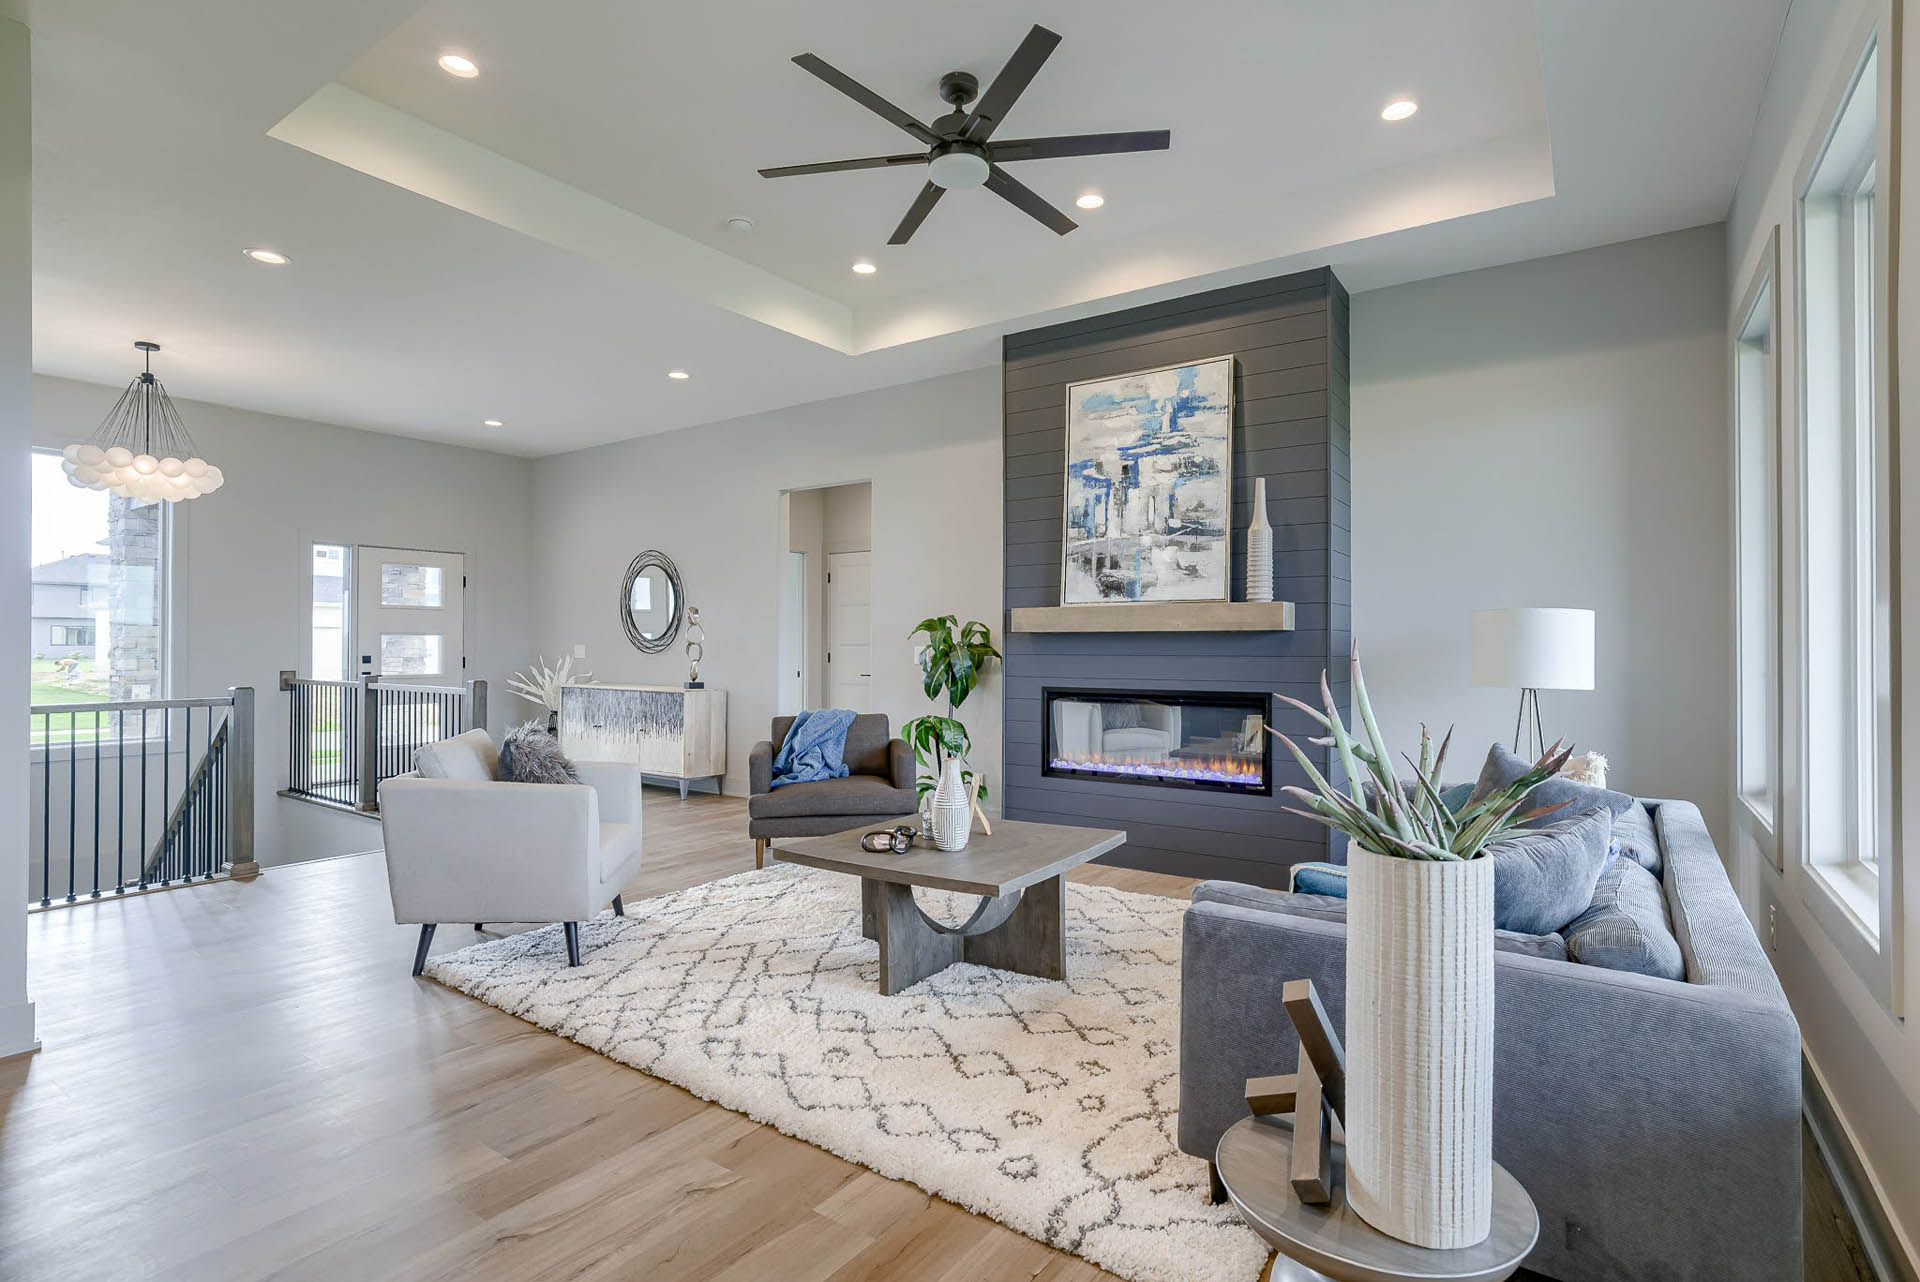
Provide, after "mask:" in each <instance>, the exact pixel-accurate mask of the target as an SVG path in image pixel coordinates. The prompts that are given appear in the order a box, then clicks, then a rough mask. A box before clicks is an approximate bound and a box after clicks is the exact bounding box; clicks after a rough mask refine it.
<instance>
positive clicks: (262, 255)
mask: <svg viewBox="0 0 1920 1282" xmlns="http://www.w3.org/2000/svg"><path fill="white" fill-rule="evenodd" d="M246 254H247V257H248V258H251V259H252V260H253V261H254V262H256V263H265V264H266V265H267V266H269V267H285V266H286V265H287V256H286V255H285V254H283V253H281V252H280V251H279V250H277V249H249V250H247V251H246Z"/></svg>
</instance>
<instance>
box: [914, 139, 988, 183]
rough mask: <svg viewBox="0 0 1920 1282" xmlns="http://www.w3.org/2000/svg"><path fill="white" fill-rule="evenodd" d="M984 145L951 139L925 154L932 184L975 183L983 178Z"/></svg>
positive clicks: (984, 177)
mask: <svg viewBox="0 0 1920 1282" xmlns="http://www.w3.org/2000/svg"><path fill="white" fill-rule="evenodd" d="M989 167H990V165H989V162H988V160H987V149H986V148H985V147H982V146H981V145H980V144H979V143H972V142H964V141H962V140H960V139H957V138H956V139H952V140H950V141H948V142H943V143H941V144H940V145H939V146H937V147H935V148H934V149H933V150H932V151H931V152H929V153H928V154H927V178H928V179H929V180H930V181H931V182H932V183H933V184H934V185H935V186H936V187H947V188H953V187H978V186H979V185H980V184H981V183H984V182H985V181H986V180H987V170H988V168H989Z"/></svg>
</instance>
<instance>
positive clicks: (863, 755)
mask: <svg viewBox="0 0 1920 1282" xmlns="http://www.w3.org/2000/svg"><path fill="white" fill-rule="evenodd" d="M792 727H793V718H792V717H775V718H774V719H773V732H772V734H771V735H770V736H769V737H768V738H766V739H762V740H761V741H760V742H759V743H757V744H755V745H754V746H753V751H752V752H751V753H749V754H748V755H747V789H748V797H747V835H748V836H750V837H752V838H753V866H754V867H756V868H758V867H760V866H761V865H762V864H763V863H765V862H766V851H767V842H768V841H769V840H771V839H772V838H775V837H818V836H821V835H822V834H825V833H830V832H845V831H847V830H848V829H849V828H864V827H872V826H874V825H877V824H879V823H880V822H882V821H883V820H887V819H898V818H900V817H901V816H902V815H910V814H912V813H913V812H914V811H915V810H917V809H918V808H919V802H918V799H917V798H916V797H915V795H914V765H913V750H912V749H911V748H909V747H907V745H906V743H905V742H904V741H902V740H899V739H896V738H894V737H893V731H892V729H891V724H890V723H889V722H888V720H887V717H886V714H885V713H883V712H863V713H861V714H860V715H859V716H857V717H855V718H854V719H853V724H852V725H851V726H849V727H848V728H847V746H846V749H845V753H844V755H845V758H846V762H847V769H848V770H849V772H850V773H849V774H848V775H847V777H846V778H844V779H822V780H820V781H819V782H817V783H793V784H788V785H787V786H786V787H784V788H775V787H774V786H773V758H774V755H775V754H776V752H778V750H779V747H780V745H781V744H782V743H784V742H786V738H787V731H788V730H789V729H791V728H792Z"/></svg>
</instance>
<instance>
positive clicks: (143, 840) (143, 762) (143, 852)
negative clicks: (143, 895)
mask: <svg viewBox="0 0 1920 1282" xmlns="http://www.w3.org/2000/svg"><path fill="white" fill-rule="evenodd" d="M146 888H147V710H146V708H145V707H144V706H143V707H142V708H141V709H140V889H142V890H145V889H146Z"/></svg>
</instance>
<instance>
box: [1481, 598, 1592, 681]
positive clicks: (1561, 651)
mask: <svg viewBox="0 0 1920 1282" xmlns="http://www.w3.org/2000/svg"><path fill="white" fill-rule="evenodd" d="M1468 643H1469V649H1470V650H1471V652H1472V656H1473V684H1475V685H1477V686H1499V687H1502V688H1505V689H1508V690H1591V689H1593V611H1592V610H1558V609H1546V608H1530V609H1523V610H1475V611H1474V612H1473V618H1472V621H1471V623H1470V625H1469V628H1468Z"/></svg>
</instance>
